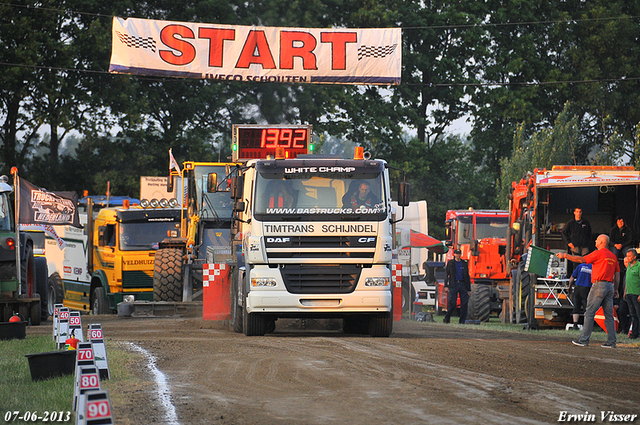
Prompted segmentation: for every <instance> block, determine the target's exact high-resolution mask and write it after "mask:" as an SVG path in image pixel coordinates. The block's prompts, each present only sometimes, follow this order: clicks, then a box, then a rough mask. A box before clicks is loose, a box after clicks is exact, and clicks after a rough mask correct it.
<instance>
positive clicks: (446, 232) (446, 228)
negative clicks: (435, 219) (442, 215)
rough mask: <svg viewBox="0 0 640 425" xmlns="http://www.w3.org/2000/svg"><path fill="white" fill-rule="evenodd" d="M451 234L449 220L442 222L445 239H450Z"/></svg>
mask: <svg viewBox="0 0 640 425" xmlns="http://www.w3.org/2000/svg"><path fill="white" fill-rule="evenodd" d="M452 234H453V233H452V232H451V222H450V221H447V222H445V223H444V236H445V239H447V240H451V235H452Z"/></svg>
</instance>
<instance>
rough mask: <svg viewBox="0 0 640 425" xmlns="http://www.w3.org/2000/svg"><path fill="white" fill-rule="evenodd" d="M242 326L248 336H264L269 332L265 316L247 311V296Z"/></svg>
mask: <svg viewBox="0 0 640 425" xmlns="http://www.w3.org/2000/svg"><path fill="white" fill-rule="evenodd" d="M242 327H243V331H244V334H245V335H246V336H264V334H266V333H267V322H266V320H265V318H264V316H262V315H261V314H258V313H247V300H246V298H245V301H244V308H243V309H242Z"/></svg>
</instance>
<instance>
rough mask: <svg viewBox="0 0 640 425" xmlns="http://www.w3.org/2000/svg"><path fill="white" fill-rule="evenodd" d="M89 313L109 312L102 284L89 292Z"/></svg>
mask: <svg viewBox="0 0 640 425" xmlns="http://www.w3.org/2000/svg"><path fill="white" fill-rule="evenodd" d="M91 313H92V314H109V313H110V311H109V304H108V303H107V297H106V296H105V294H104V288H103V287H102V286H96V287H95V288H93V292H92V293H91Z"/></svg>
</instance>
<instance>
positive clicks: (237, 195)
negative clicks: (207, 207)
mask: <svg viewBox="0 0 640 425" xmlns="http://www.w3.org/2000/svg"><path fill="white" fill-rule="evenodd" d="M243 185H244V177H243V176H232V177H231V199H242V187H243ZM242 210H243V211H244V208H243V209H242Z"/></svg>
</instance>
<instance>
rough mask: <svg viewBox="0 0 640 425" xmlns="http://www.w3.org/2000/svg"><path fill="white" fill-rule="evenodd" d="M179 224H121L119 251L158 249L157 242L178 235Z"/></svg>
mask: <svg viewBox="0 0 640 425" xmlns="http://www.w3.org/2000/svg"><path fill="white" fill-rule="evenodd" d="M179 231H180V223H172V222H166V223H165V222H151V223H121V224H120V235H119V236H120V250H121V251H147V250H150V249H158V242H160V241H162V240H163V239H165V238H167V237H172V236H173V237H175V236H177V235H178V234H179Z"/></svg>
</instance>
